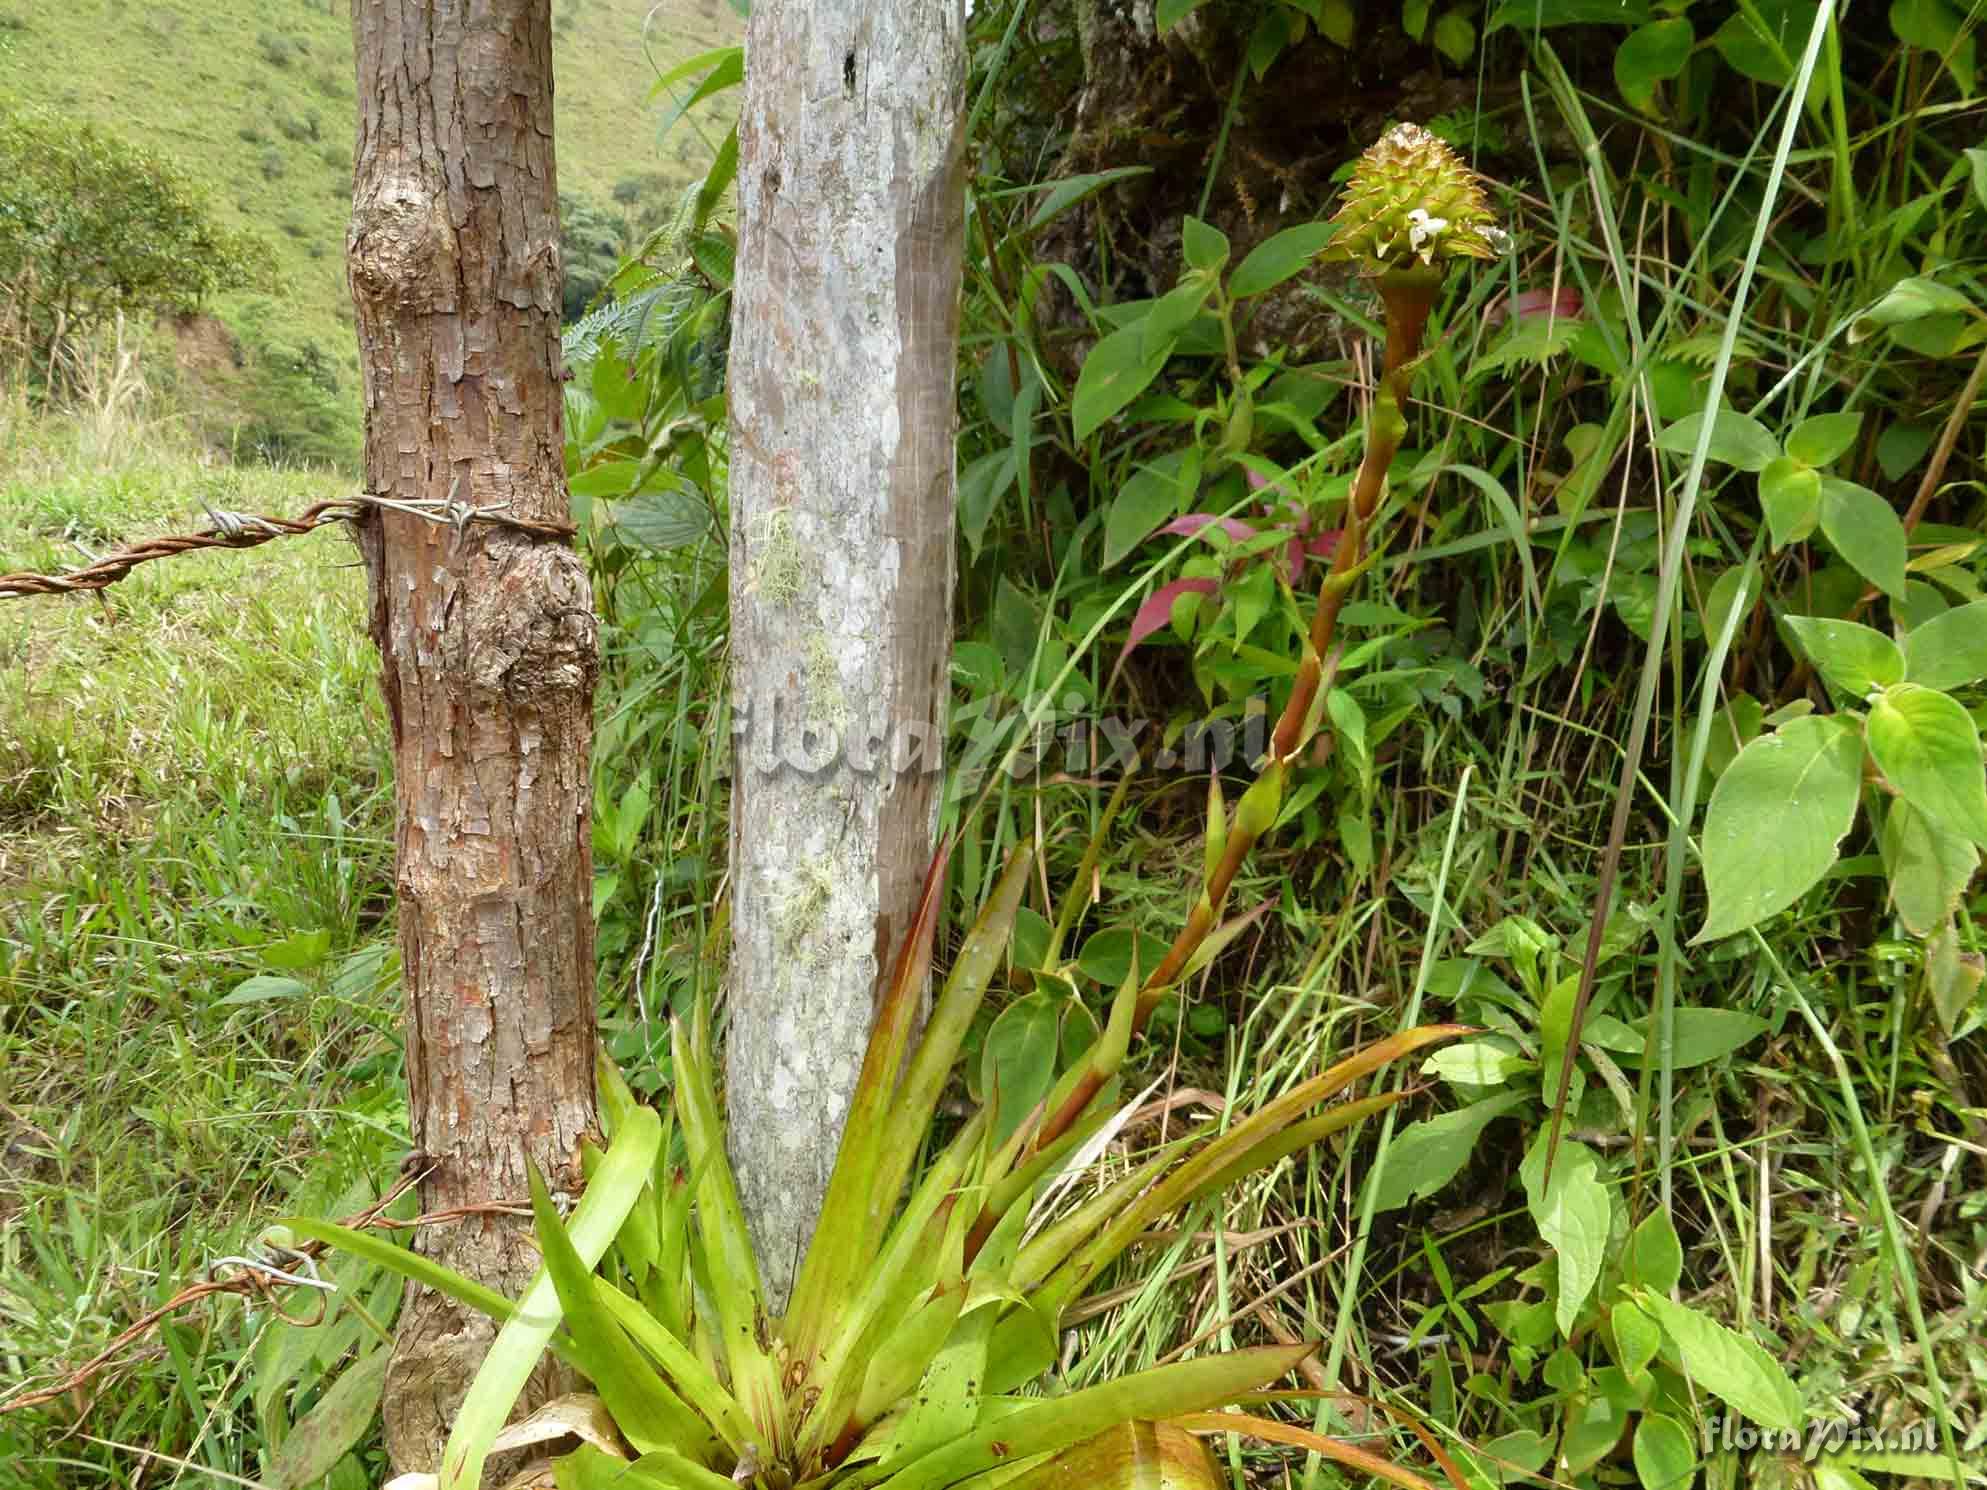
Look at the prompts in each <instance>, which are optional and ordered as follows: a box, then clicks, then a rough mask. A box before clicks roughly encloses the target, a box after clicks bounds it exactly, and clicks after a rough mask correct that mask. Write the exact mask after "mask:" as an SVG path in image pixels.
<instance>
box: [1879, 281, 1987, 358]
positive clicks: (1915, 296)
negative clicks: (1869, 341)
mask: <svg viewBox="0 0 1987 1490" xmlns="http://www.w3.org/2000/svg"><path fill="white" fill-rule="evenodd" d="M1972 311H1973V302H1972V301H1971V300H1969V299H1967V298H1966V296H1965V295H1964V294H1962V293H1961V292H1960V291H1958V290H1955V289H1954V288H1953V287H1952V286H1950V285H1942V284H1940V283H1939V282H1938V281H1937V280H1935V279H1925V278H1922V277H1918V278H1912V279H1901V280H1899V281H1898V282H1897V283H1896V284H1894V285H1892V286H1891V287H1890V288H1889V289H1888V290H1887V291H1885V292H1884V295H1883V298H1882V299H1880V300H1878V301H1877V303H1876V304H1875V305H1872V306H1871V307H1870V308H1869V309H1868V310H1866V311H1864V312H1863V314H1862V315H1860V316H1858V317H1857V318H1856V323H1855V325H1854V326H1853V327H1851V328H1850V332H1849V339H1850V340H1851V341H1852V342H1855V341H1862V340H1864V339H1865V338H1867V337H1870V336H1874V335H1875V334H1876V333H1877V332H1878V331H1880V330H1882V329H1883V328H1884V327H1886V326H1902V325H1906V324H1908V323H1909V322H1912V321H1919V320H1923V319H1924V318H1925V317H1927V316H1937V315H1960V316H1964V315H1970V314H1971V313H1972Z"/></svg>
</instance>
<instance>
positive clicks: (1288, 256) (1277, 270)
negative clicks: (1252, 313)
mask: <svg viewBox="0 0 1987 1490" xmlns="http://www.w3.org/2000/svg"><path fill="white" fill-rule="evenodd" d="M1337 230H1338V229H1337V225H1336V224H1335V223H1330V222H1305V223H1299V224H1298V225H1297V226H1296V227H1294V228H1285V229H1284V230H1283V231H1282V232H1281V233H1272V234H1271V235H1270V236H1269V237H1267V238H1265V239H1263V241H1262V242H1261V243H1258V244H1257V245H1256V246H1255V247H1254V248H1252V249H1250V250H1249V253H1248V257H1247V258H1245V259H1243V260H1242V262H1241V263H1240V264H1238V265H1237V266H1236V267H1235V272H1234V273H1233V274H1232V275H1230V276H1229V278H1228V294H1229V296H1230V297H1231V298H1232V299H1235V300H1246V299H1248V298H1249V297H1250V296H1251V295H1260V294H1262V293H1263V292H1264V291H1266V290H1273V289H1275V288H1276V287H1277V286H1278V285H1280V284H1282V283H1283V282H1284V281H1285V280H1286V279H1289V278H1290V277H1291V276H1292V275H1293V274H1297V273H1299V272H1300V271H1302V270H1303V268H1304V267H1305V266H1306V265H1307V264H1309V263H1310V262H1311V261H1312V260H1313V259H1314V258H1316V257H1317V256H1318V255H1319V254H1320V253H1321V252H1323V251H1324V248H1325V246H1326V245H1327V244H1328V243H1330V242H1331V241H1332V234H1333V233H1335V232H1336V231H1337Z"/></svg>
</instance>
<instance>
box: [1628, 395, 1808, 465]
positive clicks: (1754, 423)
mask: <svg viewBox="0 0 1987 1490" xmlns="http://www.w3.org/2000/svg"><path fill="white" fill-rule="evenodd" d="M1703 428H1704V415H1703V414H1701V413H1698V414H1686V415H1684V416H1683V418H1681V419H1679V420H1678V421H1677V422H1676V423H1675V424H1672V425H1671V426H1670V427H1669V428H1668V429H1666V430H1664V431H1663V433H1662V434H1661V435H1660V436H1659V437H1658V438H1657V440H1656V444H1657V446H1658V447H1660V448H1661V449H1664V450H1667V451H1669V452H1670V453H1671V454H1673V455H1682V456H1688V455H1690V454H1691V453H1692V452H1693V451H1694V450H1696V449H1697V440H1698V435H1699V433H1700V431H1702V430H1703ZM1708 453H1709V455H1710V458H1711V459H1712V460H1715V461H1719V462H1721V463H1722V464H1724V465H1728V466H1736V467H1737V468H1738V469H1739V470H1741V471H1763V470H1765V469H1766V467H1767V466H1768V464H1770V463H1771V462H1772V461H1773V460H1774V459H1776V458H1777V457H1778V456H1779V454H1780V442H1779V441H1778V440H1776V439H1774V438H1773V436H1772V434H1771V433H1770V432H1769V431H1768V430H1767V428H1766V426H1765V425H1763V424H1761V423H1760V422H1759V421H1758V420H1757V419H1754V418H1753V417H1752V416H1751V415H1749V414H1741V413H1738V412H1737V411H1735V410H1732V409H1720V410H1719V411H1718V417H1717V418H1716V419H1715V420H1714V421H1713V422H1712V425H1711V446H1710V450H1709V452H1708Z"/></svg>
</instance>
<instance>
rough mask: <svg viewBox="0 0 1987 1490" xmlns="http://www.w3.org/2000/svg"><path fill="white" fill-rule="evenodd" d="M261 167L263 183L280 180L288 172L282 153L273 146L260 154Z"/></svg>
mask: <svg viewBox="0 0 1987 1490" xmlns="http://www.w3.org/2000/svg"><path fill="white" fill-rule="evenodd" d="M261 166H262V179H263V180H264V181H278V180H281V179H282V177H283V174H284V173H285V172H286V171H288V170H289V165H288V163H287V162H286V161H285V160H284V159H283V152H282V151H280V150H278V149H277V148H276V147H275V146H273V145H272V146H270V147H269V148H268V149H267V150H265V151H263V152H262V162H261Z"/></svg>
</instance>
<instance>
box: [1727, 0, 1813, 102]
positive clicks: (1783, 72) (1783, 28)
mask: <svg viewBox="0 0 1987 1490" xmlns="http://www.w3.org/2000/svg"><path fill="white" fill-rule="evenodd" d="M1819 8H1820V7H1819V5H1818V4H1817V3H1816V0H1753V4H1751V5H1750V6H1747V7H1743V8H1741V9H1740V10H1739V11H1738V12H1736V13H1735V14H1734V15H1732V16H1731V18H1730V19H1728V20H1727V21H1726V22H1725V24H1724V25H1722V26H1720V27H1719V28H1718V31H1717V34H1716V35H1714V36H1713V37H1712V38H1711V40H1712V43H1713V44H1714V45H1715V46H1716V47H1717V49H1718V55H1719V56H1721V57H1723V58H1724V59H1725V61H1726V62H1727V63H1729V64H1730V65H1731V67H1732V70H1733V71H1735V72H1738V73H1740V74H1743V75H1744V76H1745V77H1748V78H1751V79H1752V80H1753V81H1754V82H1756V83H1766V84H1769V85H1771V86H1774V87H1778V86H1780V85H1782V84H1784V83H1786V82H1787V81H1789V80H1790V79H1791V78H1792V77H1793V76H1794V58H1796V57H1798V56H1799V55H1800V52H1801V44H1802V43H1803V42H1805V41H1806V40H1807V36H1808V32H1809V30H1810V29H1811V28H1812V26H1813V24H1814V15H1815V11H1816V10H1817V9H1819Z"/></svg>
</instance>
